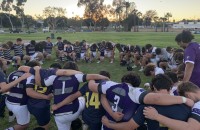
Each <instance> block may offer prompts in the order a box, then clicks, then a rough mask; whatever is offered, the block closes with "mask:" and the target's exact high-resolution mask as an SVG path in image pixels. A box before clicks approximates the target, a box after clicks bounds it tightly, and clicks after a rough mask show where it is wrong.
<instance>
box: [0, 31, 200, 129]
mask: <svg viewBox="0 0 200 130" xmlns="http://www.w3.org/2000/svg"><path fill="white" fill-rule="evenodd" d="M192 39H194V37H193V35H192V34H191V33H190V32H189V31H183V32H182V33H180V34H178V35H177V36H176V38H175V41H176V42H177V43H178V45H180V46H181V47H182V48H183V49H184V50H182V49H174V48H173V49H172V48H171V47H167V48H157V47H153V46H152V45H151V44H147V45H146V46H145V47H140V46H139V45H135V46H132V45H123V44H115V43H113V42H105V41H102V42H101V43H97V44H91V45H89V44H88V43H86V41H85V40H83V41H82V42H78V41H77V42H75V43H74V44H71V43H70V42H69V41H66V40H63V41H62V38H61V37H58V38H57V40H58V42H57V44H56V46H57V47H56V50H55V52H56V56H57V60H60V61H62V62H63V63H64V65H63V66H61V64H59V63H53V64H51V65H50V66H49V68H48V69H45V68H42V67H41V64H43V62H45V60H50V59H52V49H53V44H52V43H51V40H50V38H49V37H47V41H46V42H39V43H36V42H35V41H31V42H30V43H26V44H24V45H22V39H20V38H18V39H17V42H16V43H15V44H12V43H11V42H8V43H7V44H3V45H2V47H1V51H2V53H0V55H1V59H0V68H1V70H2V71H0V96H1V100H0V116H1V117H3V116H4V111H5V110H4V109H5V106H6V107H7V109H8V110H9V115H10V116H13V117H15V118H16V122H17V124H16V125H14V126H11V127H9V128H7V129H6V130H24V129H27V128H28V127H29V123H30V114H31V115H33V116H34V117H35V118H34V119H35V120H36V121H37V124H38V127H36V128H34V129H35V130H43V129H44V130H48V129H49V123H50V121H51V114H53V116H54V119H55V123H56V126H57V129H58V130H70V129H72V130H79V129H81V128H82V129H83V130H88V129H89V130H135V129H137V130H168V129H173V130H200V88H199V87H200V79H198V77H199V76H198V74H199V72H200V71H199V67H200V61H199V60H200V58H199V56H200V45H199V44H198V43H196V42H193V41H192ZM23 46H24V47H25V49H26V55H24V54H23V49H22V48H23ZM12 49H13V50H14V55H15V56H14V57H12V56H11V54H10V52H11V50H12ZM115 49H117V50H118V51H119V58H120V64H121V65H122V66H124V65H127V69H128V70H132V69H134V68H136V67H140V68H141V69H140V70H139V71H143V72H144V75H145V76H151V77H152V80H151V81H149V83H145V85H144V87H146V89H148V90H145V89H144V87H139V86H143V85H141V80H142V79H141V78H140V76H139V75H138V74H137V72H132V71H131V72H128V73H127V74H125V75H123V76H121V82H120V83H119V82H116V81H113V80H112V76H111V75H110V73H109V72H107V71H100V72H99V74H84V73H83V72H81V70H79V68H78V66H77V64H76V62H79V61H80V60H84V61H86V62H92V61H94V60H97V63H101V62H103V60H104V57H108V58H109V61H110V63H113V62H114V59H115ZM191 50H192V51H191ZM8 52H9V53H8ZM9 56H10V57H9ZM22 60H25V62H26V64H25V65H21V61H22ZM13 61H14V62H15V64H14V65H15V67H16V69H17V70H16V71H14V72H12V73H10V74H9V75H8V77H7V80H6V76H5V74H6V69H7V65H8V64H9V63H11V62H13ZM132 64H133V66H131V65H132ZM111 65H112V64H111ZM192 65H193V66H192ZM191 66H192V70H191ZM188 76H189V78H188ZM190 81H191V82H190ZM51 101H52V103H51Z"/></svg>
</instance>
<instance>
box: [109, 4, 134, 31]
mask: <svg viewBox="0 0 200 130" xmlns="http://www.w3.org/2000/svg"><path fill="white" fill-rule="evenodd" d="M112 5H113V7H114V8H115V15H116V17H117V18H116V19H118V22H119V25H120V23H121V21H122V20H124V19H127V18H128V16H129V15H130V14H131V13H132V12H133V11H134V10H135V3H134V2H127V1H125V0H113V3H112ZM125 21H127V20H125ZM126 25H127V23H126ZM127 29H128V28H127ZM128 30H129V29H128Z"/></svg>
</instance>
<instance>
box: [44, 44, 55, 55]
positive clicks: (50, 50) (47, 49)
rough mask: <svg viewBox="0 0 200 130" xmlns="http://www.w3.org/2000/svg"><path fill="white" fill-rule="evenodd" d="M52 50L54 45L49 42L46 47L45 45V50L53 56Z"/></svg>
mask: <svg viewBox="0 0 200 130" xmlns="http://www.w3.org/2000/svg"><path fill="white" fill-rule="evenodd" d="M52 48H53V44H52V43H51V42H50V43H48V42H47V43H46V45H45V47H44V50H45V52H47V53H48V54H51V52H52Z"/></svg>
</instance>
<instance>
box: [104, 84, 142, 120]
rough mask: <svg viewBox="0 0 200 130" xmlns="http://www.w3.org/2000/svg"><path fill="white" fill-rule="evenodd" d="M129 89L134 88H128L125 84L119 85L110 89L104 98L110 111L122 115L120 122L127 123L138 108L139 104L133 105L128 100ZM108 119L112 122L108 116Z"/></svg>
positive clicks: (133, 103) (129, 99) (132, 102)
mask: <svg viewBox="0 0 200 130" xmlns="http://www.w3.org/2000/svg"><path fill="white" fill-rule="evenodd" d="M130 89H134V88H133V87H131V86H128V85H127V84H126V83H121V84H116V85H114V86H112V87H110V88H109V89H108V90H107V92H106V98H107V99H108V101H109V104H110V106H111V108H112V110H113V111H114V112H122V113H123V114H124V117H123V119H122V120H121V121H128V120H129V119H130V118H131V117H132V115H133V114H134V113H135V111H136V110H137V108H138V107H139V104H137V103H135V102H134V101H133V100H132V99H131V98H130V96H129V90H130ZM133 96H134V95H133ZM107 115H108V114H107ZM108 118H109V119H111V120H113V119H112V118H111V117H110V116H109V115H108Z"/></svg>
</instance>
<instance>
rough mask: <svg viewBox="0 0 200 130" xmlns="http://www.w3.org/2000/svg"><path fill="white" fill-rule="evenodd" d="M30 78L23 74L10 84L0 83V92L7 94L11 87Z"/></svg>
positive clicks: (27, 74)
mask: <svg viewBox="0 0 200 130" xmlns="http://www.w3.org/2000/svg"><path fill="white" fill-rule="evenodd" d="M29 76H30V74H29V73H25V74H23V75H22V76H21V77H19V78H18V79H16V80H14V81H12V82H10V83H8V84H7V83H6V82H2V83H0V92H7V91H9V90H10V89H11V88H12V87H14V86H16V85H17V84H18V83H19V82H21V81H22V80H24V79H26V78H28V77H29Z"/></svg>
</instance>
